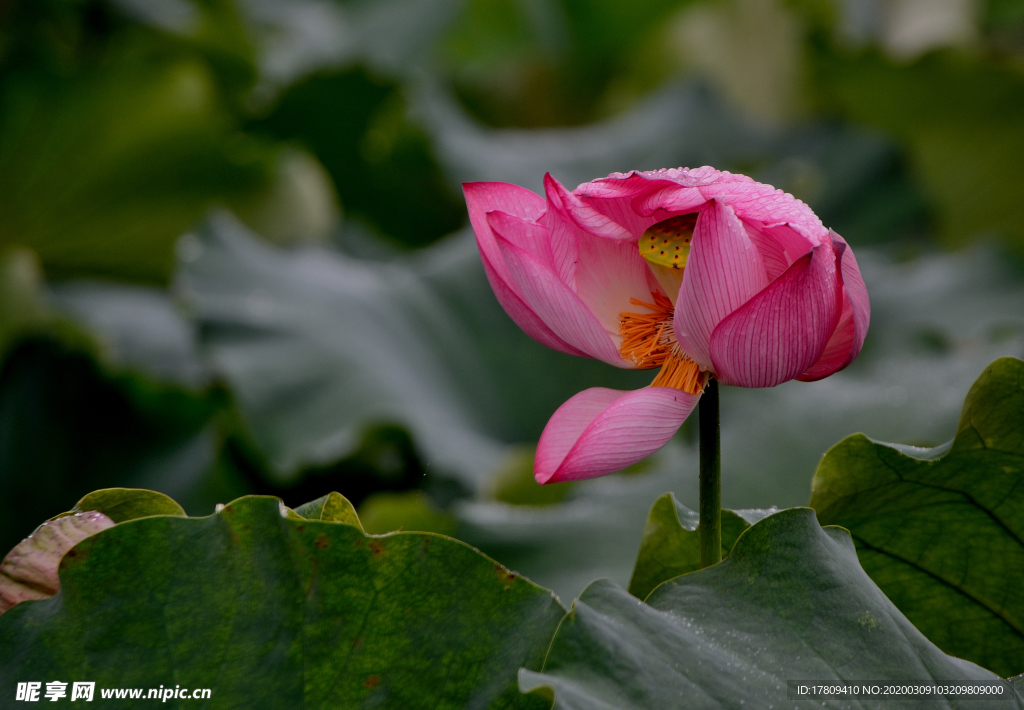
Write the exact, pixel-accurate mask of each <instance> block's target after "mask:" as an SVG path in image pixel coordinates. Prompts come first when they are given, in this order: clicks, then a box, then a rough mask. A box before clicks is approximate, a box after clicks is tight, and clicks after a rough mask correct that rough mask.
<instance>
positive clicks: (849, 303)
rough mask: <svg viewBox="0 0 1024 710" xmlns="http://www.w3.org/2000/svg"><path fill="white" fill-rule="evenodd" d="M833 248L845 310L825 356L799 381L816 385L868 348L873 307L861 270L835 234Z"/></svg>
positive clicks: (844, 242)
mask: <svg viewBox="0 0 1024 710" xmlns="http://www.w3.org/2000/svg"><path fill="white" fill-rule="evenodd" d="M830 234H831V237H832V246H833V249H834V250H835V251H836V254H837V258H838V259H839V260H840V264H841V267H840V276H841V278H842V281H843V310H842V314H841V315H840V316H839V324H838V325H837V326H836V330H835V332H834V333H833V334H832V337H831V338H830V339H829V341H828V345H826V346H825V352H823V353H822V354H821V357H820V358H818V361H817V362H815V363H814V364H813V365H811V367H809V368H808V369H807V371H806V372H804V373H803V374H802V375H800V376H799V377H798V378H796V379H798V380H800V381H801V382H814V381H815V380H820V379H822V378H825V377H828V376H829V375H831V374H833V373H836V372H838V371H839V370H842V369H843V368H845V367H846V366H848V365H849V364H850V363H851V362H853V361H854V359H856V357H857V355H859V354H860V349H861V347H862V346H863V345H864V337H865V336H866V335H867V331H868V322H869V321H870V320H871V304H870V303H869V302H868V291H867V287H865V285H864V279H863V278H862V277H861V275H860V268H859V267H858V266H857V260H856V259H855V258H854V256H853V250H852V249H850V248H848V246H847V244H846V241H845V240H844V239H843V238H842V237H840V236H839V235H838V234H836V233H835V232H830Z"/></svg>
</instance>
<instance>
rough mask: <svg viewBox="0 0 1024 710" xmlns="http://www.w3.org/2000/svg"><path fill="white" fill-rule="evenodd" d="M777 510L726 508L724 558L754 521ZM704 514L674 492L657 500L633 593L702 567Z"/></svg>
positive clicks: (645, 592)
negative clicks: (701, 526)
mask: <svg viewBox="0 0 1024 710" xmlns="http://www.w3.org/2000/svg"><path fill="white" fill-rule="evenodd" d="M774 512H776V511H775V509H774V508H773V509H769V510H723V511H722V559H725V558H726V557H728V556H729V552H730V551H731V550H732V546H733V545H734V544H736V539H737V538H738V537H739V536H740V534H741V533H742V532H743V531H744V530H746V529H747V528H748V527H750V525H751V523H756V522H757V521H758V520H761V519H762V518H764V517H766V516H768V515H771V514H772V513H774ZM699 522H700V516H699V515H697V513H695V512H693V511H692V510H690V509H689V508H687V507H686V506H685V505H682V504H681V503H680V502H679V501H677V500H676V497H675V496H674V495H672V494H671V493H666V494H665V495H663V496H661V497H660V498H658V500H656V501H654V505H652V506H651V512H650V513H648V514H647V523H646V524H645V525H644V536H643V540H641V542H640V552H639V553H637V556H636V564H635V565H634V567H633V576H632V577H630V579H629V593H630V594H632V595H633V596H634V597H637V598H638V599H646V598H647V595H648V594H650V593H651V591H652V590H653V589H654V588H655V587H657V586H658V585H659V584H661V583H662V582H665V581H667V580H669V579H672V578H673V577H678V576H679V575H681V574H686V573H687V572H693V571H695V570H698V569H700V526H699Z"/></svg>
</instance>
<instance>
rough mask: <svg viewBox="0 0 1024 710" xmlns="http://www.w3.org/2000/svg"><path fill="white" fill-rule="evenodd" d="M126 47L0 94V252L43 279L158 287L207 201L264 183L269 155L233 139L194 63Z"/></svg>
mask: <svg viewBox="0 0 1024 710" xmlns="http://www.w3.org/2000/svg"><path fill="white" fill-rule="evenodd" d="M183 57H184V58H178V59H172V60H166V59H165V57H164V56H163V55H160V54H158V53H151V52H147V51H143V50H139V49H137V48H135V49H131V48H129V49H123V50H118V51H117V52H113V53H112V55H111V56H110V57H109V59H108V60H107V61H106V62H105V63H103V64H102V66H98V67H95V68H89V69H83V70H81V71H79V72H75V73H72V74H71V75H69V76H60V77H58V76H50V75H47V74H43V73H33V72H30V71H23V72H20V73H15V74H8V75H7V76H6V77H5V80H4V82H3V87H2V90H0V192H2V193H3V194H4V195H5V199H4V201H3V205H2V206H0V244H11V243H20V244H25V245H27V246H29V247H31V248H33V249H34V250H35V251H36V252H37V253H38V254H39V256H40V258H41V259H42V261H43V263H44V265H45V266H46V269H47V272H48V273H49V274H51V275H58V276H68V275H77V274H92V275H101V276H118V277H122V278H132V279H144V280H155V281H162V280H165V279H166V278H167V276H168V274H169V271H170V268H171V266H172V265H173V262H174V259H173V244H174V242H175V240H176V239H177V238H178V237H179V236H180V234H181V233H182V232H183V231H185V230H186V229H187V228H188V226H189V225H191V224H192V223H193V222H194V221H196V220H197V219H198V218H199V217H201V216H202V214H203V213H204V211H206V210H207V209H208V208H209V207H210V206H211V204H213V203H214V202H216V201H225V200H226V201H231V200H240V199H243V198H245V197H248V196H250V195H252V194H255V193H258V192H259V191H260V190H262V189H263V188H264V187H265V186H267V185H268V184H269V182H270V177H271V175H272V171H273V166H274V160H275V153H274V150H273V149H272V147H270V146H268V145H266V144H264V143H262V142H259V141H257V140H254V139H252V138H248V137H246V136H244V135H241V134H237V133H235V132H233V131H232V129H231V126H230V121H229V119H228V117H227V115H226V113H225V111H224V109H223V108H222V107H221V106H220V105H219V100H218V97H217V93H216V87H215V85H214V83H213V80H212V78H211V76H210V73H209V71H208V70H207V69H206V68H205V66H204V65H203V64H202V63H201V62H199V61H198V60H193V59H188V58H187V55H183Z"/></svg>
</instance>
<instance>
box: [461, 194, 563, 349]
mask: <svg viewBox="0 0 1024 710" xmlns="http://www.w3.org/2000/svg"><path fill="white" fill-rule="evenodd" d="M462 190H463V192H464V193H465V196H466V205H467V207H468V208H469V220H470V223H471V224H472V225H473V232H474V233H475V234H476V243H477V247H479V249H480V256H481V260H482V261H483V264H484V273H486V274H487V281H488V282H489V283H490V284H491V289H492V290H493V291H494V295H495V296H496V297H497V299H498V303H500V304H501V307H502V308H504V309H505V312H506V313H508V315H509V317H510V318H512V320H513V321H515V324H516V325H518V326H519V327H520V328H522V329H523V330H524V331H525V332H526V334H527V335H529V336H530V337H531V338H533V339H534V340H536V341H537V342H538V343H540V344H541V345H545V346H547V347H549V348H552V349H553V350H557V351H559V352H563V353H568V354H570V355H582V353H580V351H579V350H577V349H576V348H574V347H572V346H571V345H569V344H568V343H566V342H565V341H563V340H562V339H561V338H559V337H558V336H557V335H555V334H554V333H553V332H551V329H550V328H548V327H547V326H546V325H544V323H543V321H541V319H540V318H539V317H538V316H537V314H536V313H534V312H533V310H532V309H531V308H530V307H529V306H527V305H526V302H525V301H524V300H523V296H522V294H521V293H519V291H518V289H517V288H516V285H515V283H514V282H513V281H512V277H511V275H510V274H509V273H508V268H507V267H506V266H505V260H504V259H503V258H502V256H501V252H500V250H499V249H498V245H497V242H496V241H495V237H494V233H493V232H492V231H491V227H490V224H489V221H488V218H487V213H488V212H493V211H502V212H505V213H507V214H510V215H516V216H518V217H521V218H523V219H528V220H531V219H537V218H539V217H540V216H541V215H543V214H544V209H545V207H546V203H545V202H544V199H543V198H542V197H540V196H539V195H536V194H534V193H533V192H531V191H530V190H527V189H526V188H523V187H519V186H518V185H510V184H508V183H504V182H469V183H465V184H464V185H463V186H462Z"/></svg>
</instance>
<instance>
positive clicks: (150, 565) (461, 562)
mask: <svg viewBox="0 0 1024 710" xmlns="http://www.w3.org/2000/svg"><path fill="white" fill-rule="evenodd" d="M73 551H74V553H75V555H74V557H70V556H67V557H65V559H64V561H63V563H62V566H61V570H60V581H61V594H60V595H58V596H57V597H54V598H52V599H49V600H45V601H39V602H28V603H23V604H20V605H18V606H16V607H15V608H14V609H12V610H11V611H9V612H7V613H6V614H5V615H4V616H3V617H0V658H3V659H4V662H3V663H2V664H0V684H2V685H3V686H4V687H5V688H6V687H13V685H14V683H15V682H16V681H18V680H24V679H28V678H37V677H38V678H69V679H70V678H71V677H72V676H74V677H81V678H86V677H87V678H88V679H89V680H94V681H95V682H96V684H97V685H98V686H101V687H103V686H106V687H133V686H134V687H156V686H158V685H160V684H163V685H166V684H167V683H168V682H169V680H171V681H172V682H174V683H178V684H180V685H182V686H183V687H193V688H195V687H199V688H212V689H213V698H212V701H211V703H210V705H209V707H212V708H217V707H225V708H226V707H242V706H244V707H249V708H281V707H339V708H340V707H344V708H370V707H401V708H452V709H453V710H454V709H455V708H458V709H461V708H466V707H477V708H513V707H543V705H544V704H543V703H542V702H539V701H538V700H537V699H535V698H532V699H531V698H526V697H524V696H521V695H520V694H519V692H518V691H517V689H516V671H517V670H518V669H519V668H520V667H523V666H525V667H528V668H537V667H538V666H539V664H540V661H541V659H542V658H543V654H544V651H545V649H546V648H547V645H548V642H549V639H550V638H551V635H552V633H553V632H554V629H555V627H556V625H557V623H558V620H559V619H560V618H561V617H562V615H563V611H564V610H563V609H562V607H561V606H560V605H559V604H558V602H557V600H556V599H555V598H554V596H553V595H552V594H551V593H550V592H548V591H547V590H544V589H541V588H539V587H537V586H536V585H534V584H533V583H531V582H530V581H528V580H526V579H524V578H522V577H520V576H519V575H517V574H515V573H513V572H509V571H508V570H507V569H505V568H504V567H502V566H501V565H499V564H496V563H495V562H494V561H492V560H490V559H488V558H486V557H484V556H483V555H481V554H479V553H478V552H476V551H475V550H473V549H472V548H470V547H468V546H467V545H465V544H463V543H460V542H457V541H455V540H451V539H449V538H445V537H442V536H438V535H431V534H420V533H395V534H391V535H385V536H380V537H374V536H367V535H365V534H363V533H362V532H361V531H360V530H359V529H358V528H356V527H355V526H353V525H347V524H339V523H333V522H318V521H312V520H301V519H295V518H291V517H286V515H285V514H284V510H283V507H282V504H281V501H280V500H279V499H276V498H271V497H248V498H241V499H238V500H236V501H235V502H233V503H231V504H229V505H227V506H226V507H225V508H224V509H223V510H221V511H220V513H218V514H217V515H213V516H210V517H208V518H179V517H171V516H168V517H151V518H143V519H139V520H135V521H131V522H127V523H122V524H120V525H117V526H115V527H113V528H111V529H109V530H106V531H104V533H101V534H99V535H94V536H93V537H91V538H88V539H87V540H85V541H84V542H82V543H81V544H79V545H78V546H77V547H76V548H75V549H74V550H73Z"/></svg>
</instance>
